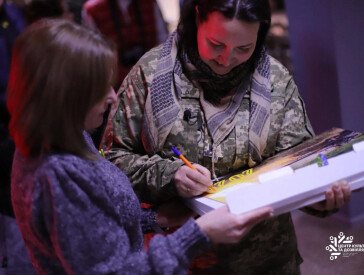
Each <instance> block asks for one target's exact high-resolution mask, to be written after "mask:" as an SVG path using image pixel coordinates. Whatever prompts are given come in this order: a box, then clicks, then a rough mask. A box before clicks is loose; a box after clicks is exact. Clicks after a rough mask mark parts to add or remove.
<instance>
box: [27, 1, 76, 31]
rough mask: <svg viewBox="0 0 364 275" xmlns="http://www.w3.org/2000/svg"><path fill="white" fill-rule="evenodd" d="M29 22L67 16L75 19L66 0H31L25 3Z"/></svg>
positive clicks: (66, 17)
mask: <svg viewBox="0 0 364 275" xmlns="http://www.w3.org/2000/svg"><path fill="white" fill-rule="evenodd" d="M25 16H26V20H27V24H28V25H30V24H32V23H33V22H35V21H37V20H39V19H42V18H49V17H52V18H65V19H69V20H73V14H72V13H70V11H69V9H68V6H67V4H66V2H65V0H30V1H29V2H28V3H27V4H26V5H25Z"/></svg>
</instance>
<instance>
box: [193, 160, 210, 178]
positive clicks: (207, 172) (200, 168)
mask: <svg viewBox="0 0 364 275" xmlns="http://www.w3.org/2000/svg"><path fill="white" fill-rule="evenodd" d="M193 166H195V167H196V169H197V170H198V171H199V172H200V173H201V174H202V175H204V176H205V177H206V178H208V179H211V172H210V170H208V169H207V168H206V167H204V166H202V165H199V164H194V165H193Z"/></svg>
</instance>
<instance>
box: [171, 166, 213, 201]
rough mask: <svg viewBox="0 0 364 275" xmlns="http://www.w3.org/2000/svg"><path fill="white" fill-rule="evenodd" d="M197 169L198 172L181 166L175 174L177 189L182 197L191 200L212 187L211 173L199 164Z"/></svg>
mask: <svg viewBox="0 0 364 275" xmlns="http://www.w3.org/2000/svg"><path fill="white" fill-rule="evenodd" d="M195 167H196V169H198V170H194V169H191V168H190V167H188V166H181V167H180V168H179V169H178V170H177V172H176V174H175V177H174V180H175V184H176V188H177V191H178V193H179V195H180V196H181V197H184V198H190V197H194V196H197V195H200V194H202V193H204V192H206V191H207V189H208V188H209V186H210V185H212V181H211V177H210V171H208V170H207V169H206V168H205V167H203V166H201V165H198V164H196V165H195Z"/></svg>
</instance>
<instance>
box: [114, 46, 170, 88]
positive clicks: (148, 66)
mask: <svg viewBox="0 0 364 275" xmlns="http://www.w3.org/2000/svg"><path fill="white" fill-rule="evenodd" d="M162 48H163V44H161V45H159V46H157V47H155V48H152V49H151V50H149V51H148V52H146V53H145V54H144V55H143V56H142V57H141V58H140V59H139V61H138V62H137V63H136V64H135V65H134V66H133V68H132V69H131V70H130V72H129V73H128V75H127V76H126V77H125V79H124V81H123V83H122V84H121V87H120V90H119V92H120V93H123V92H124V91H129V92H131V91H133V92H136V91H135V90H136V89H137V90H138V91H140V92H142V93H145V94H146V93H147V88H148V87H149V86H150V85H151V83H152V81H153V78H154V74H155V73H156V69H157V64H158V59H159V56H160V54H161V51H162Z"/></svg>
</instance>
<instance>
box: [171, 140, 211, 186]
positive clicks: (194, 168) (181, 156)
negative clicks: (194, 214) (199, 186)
mask: <svg viewBox="0 0 364 275" xmlns="http://www.w3.org/2000/svg"><path fill="white" fill-rule="evenodd" d="M172 150H173V152H175V154H176V155H177V156H178V157H179V158H180V159H181V160H182V161H183V162H184V163H185V164H186V165H187V166H188V167H190V168H191V169H193V170H196V171H198V170H197V169H196V167H195V166H193V165H192V164H191V162H189V161H188V159H186V158H185V156H184V155H182V154H181V153H180V152H179V151H178V150H177V149H176V148H174V147H173V146H172ZM210 189H212V190H215V187H214V186H213V185H211V186H210Z"/></svg>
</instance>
